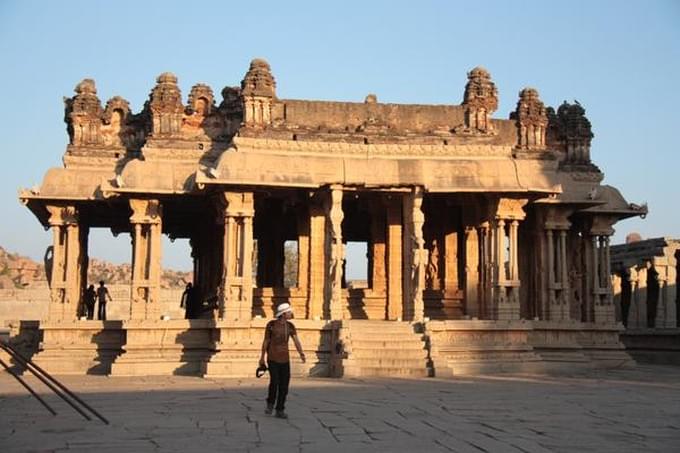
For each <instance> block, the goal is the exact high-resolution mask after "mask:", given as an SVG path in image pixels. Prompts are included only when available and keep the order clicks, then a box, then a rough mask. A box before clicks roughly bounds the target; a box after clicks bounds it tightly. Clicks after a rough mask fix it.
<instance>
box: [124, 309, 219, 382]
mask: <svg viewBox="0 0 680 453" xmlns="http://www.w3.org/2000/svg"><path fill="white" fill-rule="evenodd" d="M214 325H215V323H214V321H212V320H208V319H192V320H169V321H149V320H144V321H141V320H140V321H124V322H123V329H125V332H126V337H127V338H126V342H125V345H124V346H123V350H124V354H123V355H122V356H120V357H119V358H118V359H117V360H116V361H115V363H114V364H113V365H112V366H111V375H113V376H147V375H152V376H153V375H198V374H199V373H200V371H201V369H202V366H203V363H204V362H205V361H206V360H208V358H209V357H210V355H211V354H212V353H213V351H214V350H213V344H214V340H213V330H214Z"/></svg>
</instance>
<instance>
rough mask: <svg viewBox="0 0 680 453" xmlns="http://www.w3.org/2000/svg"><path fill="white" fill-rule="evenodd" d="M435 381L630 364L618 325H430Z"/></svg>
mask: <svg viewBox="0 0 680 453" xmlns="http://www.w3.org/2000/svg"><path fill="white" fill-rule="evenodd" d="M426 329H427V333H428V335H429V337H430V348H431V351H430V356H431V358H432V361H433V363H434V367H435V374H436V376H440V377H441V376H447V375H452V374H453V375H456V374H478V373H489V372H490V373H498V372H550V371H564V370H573V369H575V368H618V367H621V366H631V365H634V363H635V362H634V361H633V359H632V358H631V357H630V356H629V355H628V354H627V353H626V351H625V348H624V346H623V344H622V343H621V342H620V341H619V334H620V332H621V326H620V325H618V324H602V325H593V324H589V323H582V322H576V321H563V322H555V321H506V322H503V321H430V322H428V323H427V324H426Z"/></svg>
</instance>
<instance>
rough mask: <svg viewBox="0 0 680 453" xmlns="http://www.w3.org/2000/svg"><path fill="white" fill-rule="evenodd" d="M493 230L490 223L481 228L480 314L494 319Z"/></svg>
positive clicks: (485, 317)
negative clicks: (492, 305) (492, 308)
mask: <svg viewBox="0 0 680 453" xmlns="http://www.w3.org/2000/svg"><path fill="white" fill-rule="evenodd" d="M491 244H492V238H491V228H490V223H489V222H483V223H482V224H481V226H480V227H479V256H480V262H479V280H480V285H479V294H480V295H479V312H480V317H481V318H484V319H492V316H491V282H492V278H491V276H492V272H491V266H492V261H491V248H492V247H491Z"/></svg>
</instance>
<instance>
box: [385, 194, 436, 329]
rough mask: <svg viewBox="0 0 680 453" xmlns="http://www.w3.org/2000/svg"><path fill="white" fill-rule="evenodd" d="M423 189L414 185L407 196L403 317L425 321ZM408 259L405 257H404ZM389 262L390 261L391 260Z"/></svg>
mask: <svg viewBox="0 0 680 453" xmlns="http://www.w3.org/2000/svg"><path fill="white" fill-rule="evenodd" d="M422 205H423V189H422V187H414V188H413V189H412V191H411V193H410V194H409V195H408V196H406V197H405V198H404V207H403V211H404V216H403V217H404V225H405V233H406V234H404V240H405V243H404V247H403V249H404V256H405V257H406V256H408V257H409V258H408V260H407V263H404V264H406V265H405V266H404V270H405V272H404V280H405V281H408V283H407V284H405V285H404V296H405V300H404V303H403V306H404V309H403V312H402V317H403V319H407V320H413V321H422V320H423V318H424V316H425V305H424V302H423V290H424V289H425V266H426V264H427V250H426V249H425V239H424V238H423V224H424V223H425V215H424V214H423V210H422ZM405 261H406V260H405ZM390 264H392V263H391V260H390Z"/></svg>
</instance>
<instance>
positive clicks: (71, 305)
mask: <svg viewBox="0 0 680 453" xmlns="http://www.w3.org/2000/svg"><path fill="white" fill-rule="evenodd" d="M46 208H47V211H48V212H49V213H50V218H49V224H50V227H51V228H52V231H53V252H52V275H51V276H52V278H51V280H50V308H49V312H48V313H49V314H48V318H49V320H50V321H62V320H75V319H77V316H78V307H79V304H80V298H81V297H80V296H81V274H82V271H81V269H82V263H83V258H82V253H81V245H82V242H81V239H82V238H81V235H80V230H79V225H78V213H77V210H76V208H75V206H54V205H47V206H46Z"/></svg>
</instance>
